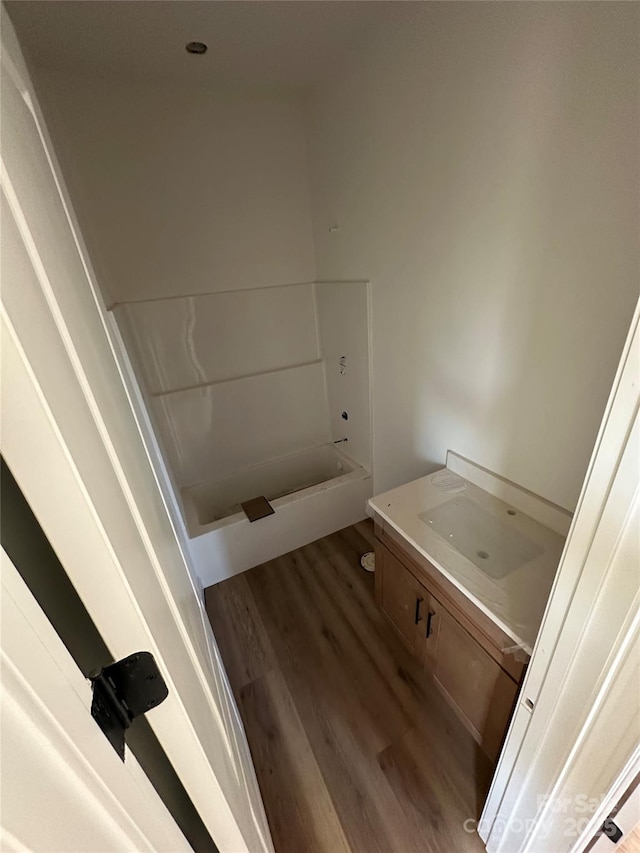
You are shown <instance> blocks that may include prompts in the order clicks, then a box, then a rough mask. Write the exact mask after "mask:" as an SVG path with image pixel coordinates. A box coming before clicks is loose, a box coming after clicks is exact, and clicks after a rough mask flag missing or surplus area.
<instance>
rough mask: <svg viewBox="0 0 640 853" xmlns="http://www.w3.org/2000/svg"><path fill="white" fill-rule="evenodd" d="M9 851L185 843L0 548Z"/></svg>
mask: <svg viewBox="0 0 640 853" xmlns="http://www.w3.org/2000/svg"><path fill="white" fill-rule="evenodd" d="M0 572H1V581H2V595H1V598H0V601H1V612H2V642H1V646H0V660H1V662H2V693H1V694H0V713H1V716H2V729H1V736H0V749H1V752H2V777H1V782H0V796H1V797H2V813H1V814H2V816H1V820H0V849H1V850H3V851H20V850H33V851H38V850H41V851H46V853H57V851H60V853H72V851H87V850H92V851H109V853H115V851H119V850H121V851H124V852H125V853H128V851H131V850H158V851H167V853H178V851H183V850H184V851H188V850H190V849H191V848H190V846H189V844H188V843H187V840H186V839H185V837H184V836H183V835H182V833H181V832H180V830H179V829H178V827H177V826H176V824H175V822H174V820H173V818H172V817H171V815H170V814H169V812H168V811H167V809H166V807H165V806H164V804H163V802H162V801H161V800H160V798H159V797H158V795H157V793H156V792H155V790H154V788H153V787H152V785H151V783H150V782H149V780H148V779H147V777H146V776H145V774H144V772H143V771H142V769H141V767H140V765H139V764H138V763H137V761H136V760H135V757H134V756H133V755H131V754H130V755H128V756H127V761H126V763H124V764H123V763H122V761H120V759H119V758H118V756H117V755H116V753H115V751H114V750H113V748H112V747H111V745H110V744H109V742H108V741H107V739H106V738H105V736H104V735H103V733H102V732H101V731H100V729H99V728H98V726H97V724H96V723H95V721H94V720H93V718H92V717H91V714H90V712H89V709H90V706H91V688H90V686H89V682H88V681H86V680H85V679H84V678H83V676H82V674H81V672H80V670H79V669H78V667H77V666H76V664H75V662H74V661H73V659H72V658H71V656H70V654H69V652H68V651H67V650H66V648H65V647H64V645H63V643H62V641H61V640H60V638H59V637H58V635H57V634H56V632H55V631H54V629H53V628H52V626H51V624H50V623H49V621H48V619H47V618H46V616H45V615H44V613H43V612H42V610H41V609H40V607H39V606H38V603H37V602H36V600H35V599H34V597H33V596H32V595H31V593H30V592H29V590H28V589H27V586H26V584H25V583H24V581H23V580H22V578H21V577H20V575H19V574H18V571H17V569H16V568H15V567H14V565H13V564H12V562H11V560H10V559H9V557H8V556H7V555H6V554H5V552H4V550H2V551H0Z"/></svg>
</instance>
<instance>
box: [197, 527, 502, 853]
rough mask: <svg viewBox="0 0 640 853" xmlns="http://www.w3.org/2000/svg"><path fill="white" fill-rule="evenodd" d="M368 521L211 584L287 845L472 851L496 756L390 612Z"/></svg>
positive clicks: (297, 849) (284, 849) (280, 838)
mask: <svg viewBox="0 0 640 853" xmlns="http://www.w3.org/2000/svg"><path fill="white" fill-rule="evenodd" d="M370 550H373V526H372V525H371V523H370V522H369V521H366V522H361V523H360V524H357V525H355V526H353V527H347V528H345V529H344V530H341V531H339V532H338V533H334V534H332V535H331V536H327V537H325V538H324V539H319V540H318V541H317V542H313V543H312V544H310V545H307V546H305V547H304V548H299V549H298V550H297V551H292V552H291V553H290V554H286V555H285V556H283V557H279V558H278V559H276V560H272V561H270V562H268V563H265V564H263V565H261V566H257V567H256V568H255V569H251V570H250V571H248V572H245V573H244V574H242V575H237V576H236V577H234V578H231V579H229V580H227V581H224V582H223V583H220V584H217V585H216V586H212V587H209V588H208V589H207V590H206V605H207V612H208V614H209V618H210V620H211V624H212V626H213V630H214V633H215V635H216V638H217V640H218V643H219V646H220V651H221V654H222V657H223V659H224V662H225V666H226V668H227V672H228V674H229V680H230V682H231V685H232V688H233V691H234V693H235V696H236V699H237V701H238V705H239V708H240V713H241V715H242V719H243V721H244V725H245V729H246V732H247V738H248V740H249V746H250V748H251V754H252V756H253V760H254V763H255V767H256V772H257V776H258V782H259V784H260V789H261V791H262V796H263V799H264V804H265V809H266V812H267V817H268V820H269V825H270V827H271V832H272V835H273V841H274V844H275V848H276V853H343V851H344V853H349V851H351V853H414V851H415V853H467V851H482V850H484V846H483V845H482V843H481V841H480V839H479V838H478V836H477V835H476V834H475V833H473V832H468V831H466V830H465V827H464V822H465V821H466V820H467V819H469V818H470V819H474V818H477V817H479V814H480V811H481V808H482V803H483V801H484V798H485V796H486V793H487V790H488V786H489V782H490V778H491V772H492V767H491V765H490V764H489V762H488V760H487V758H486V757H485V756H484V754H483V753H482V752H481V751H480V750H479V748H478V747H477V745H476V744H475V742H474V741H473V739H472V738H471V736H470V735H469V734H468V732H467V731H466V730H465V729H464V728H463V726H462V725H461V723H460V722H459V721H458V720H457V718H456V717H455V716H454V715H453V714H452V712H451V711H450V709H449V708H448V707H447V705H446V703H445V702H444V700H443V699H442V698H441V697H440V696H439V694H438V692H437V690H436V689H435V687H434V686H433V685H432V684H431V682H430V678H429V676H428V675H427V674H426V673H424V672H423V671H422V670H421V669H420V668H419V667H418V665H417V664H416V663H415V662H414V661H413V659H412V658H411V656H410V655H409V654H408V652H407V651H406V650H405V648H404V647H403V646H402V644H401V643H400V641H399V640H398V639H397V637H396V636H395V634H394V632H393V629H392V628H391V627H390V626H389V625H388V623H387V622H386V619H385V618H384V617H383V616H382V614H381V613H380V612H379V610H378V609H377V607H376V606H375V603H374V600H373V575H371V574H369V573H367V572H365V571H363V570H362V569H361V568H360V564H359V561H360V556H361V555H362V554H363V553H364V552H365V551H370Z"/></svg>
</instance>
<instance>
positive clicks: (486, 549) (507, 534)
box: [418, 495, 544, 580]
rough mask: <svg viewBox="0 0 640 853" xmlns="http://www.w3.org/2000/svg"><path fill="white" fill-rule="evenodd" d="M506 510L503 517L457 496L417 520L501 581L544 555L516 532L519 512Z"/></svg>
mask: <svg viewBox="0 0 640 853" xmlns="http://www.w3.org/2000/svg"><path fill="white" fill-rule="evenodd" d="M499 503H501V502H499ZM503 506H504V517H501V516H500V515H496V514H495V512H488V511H487V510H486V509H484V508H483V507H481V506H480V505H479V504H478V503H476V501H474V500H472V499H471V498H469V497H467V496H466V495H458V496H457V497H455V498H452V499H451V500H449V501H446V502H445V503H442V504H439V505H438V506H435V507H434V508H433V509H430V510H427V512H422V513H420V514H419V515H418V517H419V518H420V520H421V521H422V522H423V523H424V524H427V525H428V526H429V527H430V528H431V529H432V530H433V531H434V532H435V533H437V534H438V536H440V537H442V538H443V539H444V540H446V541H447V542H448V543H449V544H450V545H451V546H452V547H453V548H455V549H456V551H458V552H459V553H460V554H462V555H463V557H466V558H467V560H470V561H471V562H472V563H473V564H474V565H475V566H477V568H479V569H480V570H481V571H482V572H484V574H486V575H488V576H489V577H490V578H494V579H495V580H500V579H501V578H504V577H506V576H507V575H509V574H511V572H514V571H515V570H516V569H519V568H520V567H521V566H523V565H525V564H526V563H529V562H530V561H531V560H534V559H535V558H536V557H539V556H540V555H541V554H542V553H544V549H543V548H541V547H540V545H538V544H536V543H535V542H532V541H531V540H530V539H528V538H527V537H526V536H524V535H523V534H522V533H520V532H519V531H518V530H517V529H516V528H515V524H516V523H517V522H516V519H517V515H518V513H517V512H516V510H514V509H512V508H511V507H509V506H508V505H507V504H503Z"/></svg>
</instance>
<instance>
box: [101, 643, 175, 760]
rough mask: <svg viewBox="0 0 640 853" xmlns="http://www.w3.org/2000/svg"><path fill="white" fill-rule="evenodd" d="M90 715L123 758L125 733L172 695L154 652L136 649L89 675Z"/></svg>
mask: <svg viewBox="0 0 640 853" xmlns="http://www.w3.org/2000/svg"><path fill="white" fill-rule="evenodd" d="M89 681H91V685H92V689H93V699H92V701H91V716H92V717H93V719H94V720H95V721H96V722H97V724H98V725H99V726H100V728H101V729H102V731H103V732H104V733H105V735H106V736H107V739H108V740H109V743H110V744H111V745H112V746H113V748H114V749H115V751H116V752H117V753H118V755H119V756H120V758H121V759H122V760H123V761H124V743H125V738H124V733H125V731H126V730H127V729H128V728H129V726H130V725H131V723H132V722H133V720H135V718H136V717H139V716H141V714H146V713H147V711H150V710H151V709H152V708H155V707H156V706H157V705H159V704H160V703H161V702H163V701H164V700H165V699H166V698H167V696H168V695H169V690H168V688H167V685H166V684H165V682H164V678H163V677H162V675H161V673H160V670H159V669H158V665H157V664H156V662H155V660H154V657H153V655H152V654H151V652H136V653H135V654H132V655H129V657H126V658H123V659H122V660H119V661H117V662H116V663H112V664H110V665H109V666H105V667H104V669H101V670H100V671H98V672H95V673H91V674H90V675H89Z"/></svg>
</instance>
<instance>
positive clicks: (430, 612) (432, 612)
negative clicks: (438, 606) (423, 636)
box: [427, 610, 436, 640]
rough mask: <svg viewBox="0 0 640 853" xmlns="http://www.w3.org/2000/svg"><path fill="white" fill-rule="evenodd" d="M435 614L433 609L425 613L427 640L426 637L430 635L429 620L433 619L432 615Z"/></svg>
mask: <svg viewBox="0 0 640 853" xmlns="http://www.w3.org/2000/svg"><path fill="white" fill-rule="evenodd" d="M435 615H436V612H435V610H430V611H429V612H428V613H427V640H428V639H429V637H430V636H431V620H432V619H433V617H434V616H435Z"/></svg>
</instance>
